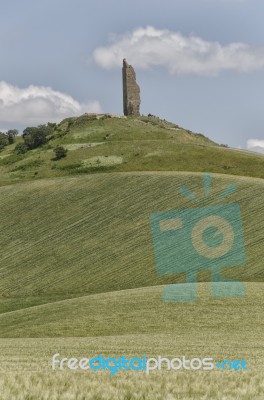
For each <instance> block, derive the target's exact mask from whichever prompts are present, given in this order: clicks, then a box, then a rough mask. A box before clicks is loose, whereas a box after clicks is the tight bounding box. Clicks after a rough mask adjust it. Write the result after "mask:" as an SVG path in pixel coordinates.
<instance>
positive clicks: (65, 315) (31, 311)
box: [0, 282, 264, 344]
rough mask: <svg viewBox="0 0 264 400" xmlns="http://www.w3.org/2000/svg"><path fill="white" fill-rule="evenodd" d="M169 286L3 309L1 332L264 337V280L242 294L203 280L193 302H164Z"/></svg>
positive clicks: (248, 286) (9, 334)
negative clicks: (215, 292) (230, 295)
mask: <svg viewBox="0 0 264 400" xmlns="http://www.w3.org/2000/svg"><path fill="white" fill-rule="evenodd" d="M163 288H164V286H162V287H161V286H155V287H148V288H140V289H131V290H120V291H117V292H110V293H100V294H96V295H90V296H84V297H79V298H75V299H69V300H64V301H57V302H54V303H48V304H45V305H40V306H34V307H28V308H26V309H22V310H17V311H11V312H7V313H4V314H1V315H0V325H1V327H2V328H1V337H7V338H8V337H92V336H118V335H136V334H140V335H142V334H150V335H157V334H173V333H174V334H175V335H177V336H181V335H184V334H186V333H187V332H188V336H189V337H190V336H192V337H194V336H195V335H196V336H197V337H199V336H200V339H202V338H203V340H204V341H207V340H208V341H210V342H211V341H212V340H215V341H219V340H221V338H222V337H224V335H225V332H228V334H229V335H230V336H231V337H237V338H239V339H240V340H241V339H242V337H244V338H245V337H246V336H247V339H248V342H251V341H252V342H253V341H254V340H255V344H257V343H260V342H261V343H263V329H264V322H263V320H262V321H258V324H256V323H255V322H256V320H258V318H259V316H260V315H263V307H264V299H263V283H262V282H261V283H247V284H246V291H247V294H246V296H245V297H243V298H242V299H226V298H224V299H214V298H212V297H211V287H210V283H198V291H197V292H198V297H197V302H193V303H173V302H172V303H164V302H163V301H162V289H163ZM227 316H228V318H227ZM252 326H255V327H254V330H252ZM197 328H199V329H197ZM197 337H196V339H197Z"/></svg>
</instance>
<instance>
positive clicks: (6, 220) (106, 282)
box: [0, 116, 264, 400]
mask: <svg viewBox="0 0 264 400" xmlns="http://www.w3.org/2000/svg"><path fill="white" fill-rule="evenodd" d="M17 141H21V138H18V139H17ZM57 144H62V145H64V146H65V147H66V148H68V154H67V157H66V158H65V159H62V160H60V161H54V160H52V157H53V151H52V149H53V148H54V147H55V146H56V145H57ZM12 146H13V147H14V145H12ZM12 146H8V147H7V148H6V149H5V150H4V151H2V153H1V161H0V172H1V178H0V185H1V187H0V204H1V207H0V221H1V222H0V223H1V230H0V236H1V244H2V246H1V248H0V254H1V267H0V346H1V353H0V369H1V372H2V373H1V377H0V399H1V400H13V399H14V400H20V399H21V400H26V399H27V400H29V399H30V400H33V399H34V400H44V399H47V400H55V399H56V400H57V399H58V400H59V399H65V400H69V399H73V400H74V399H77V400H86V399H91V400H99V399H102V400H110V399H118V400H123V399H124V400H141V399H145V400H152V399H157V400H174V399H177V400H178V399H181V400H187V399H188V400H193V399H198V400H213V399H217V400H235V399H242V400H251V399H254V400H255V399H256V400H261V399H263V398H264V394H263V393H264V386H263V381H264V380H263V378H264V375H263V367H264V350H263V349H264V337H263V331H264V323H263V321H264V312H263V309H264V297H263V285H264V283H263V282H264V268H263V253H264V237H263V232H264V201H263V200H264V184H263V179H261V178H263V177H264V168H263V166H264V157H263V156H262V155H256V154H253V153H247V152H242V151H238V150H232V149H228V148H225V147H221V146H219V145H217V144H215V143H213V142H211V141H210V140H209V139H207V138H205V137H203V136H202V135H200V134H199V135H195V134H193V133H191V132H190V131H186V130H184V129H182V128H180V127H178V126H177V125H174V124H170V123H168V122H166V121H161V120H158V119H153V118H146V117H141V118H138V119H135V120H134V119H122V118H107V117H104V118H103V119H100V120H93V119H91V118H90V117H89V118H88V117H87V116H83V117H81V118H75V119H69V120H66V121H63V122H62V123H61V124H59V125H58V129H57V131H56V134H55V136H54V138H53V139H52V140H51V141H50V143H49V145H46V146H44V147H43V148H40V149H37V150H32V151H29V152H28V153H26V155H25V156H23V157H22V158H21V159H17V158H15V157H14V155H13V154H12V149H13V147H12ZM192 171H195V172H192ZM202 172H211V173H213V174H212V187H211V193H210V196H209V198H208V200H205V194H204V190H203V174H202ZM232 183H235V184H236V187H237V190H236V192H234V193H233V194H232V195H231V196H229V197H227V198H225V199H222V200H219V199H218V200H217V196H219V195H220V194H221V193H222V192H223V191H224V190H225V189H226V187H227V186H228V185H229V184H232ZM182 186H187V187H188V188H189V189H190V190H191V191H192V192H193V193H194V194H195V195H196V196H197V197H198V198H199V199H201V200H202V206H207V205H209V206H210V205H218V204H226V205H228V204H230V203H237V204H239V205H240V209H241V217H242V224H243V231H244V242H245V252H246V258H247V262H246V264H245V265H240V266H233V265H231V266H230V267H226V268H224V269H223V276H224V278H226V279H236V280H239V281H241V282H244V283H245V287H246V296H245V297H243V298H240V299H238V298H237V299H214V298H212V296H211V287H210V286H211V285H210V281H211V279H212V276H211V273H210V271H208V270H204V271H200V272H199V273H198V281H199V283H198V299H197V301H196V302H193V303H177V302H174V303H164V302H163V301H162V289H163V288H164V286H165V285H167V284H173V283H184V282H185V281H186V276H185V274H184V273H181V274H176V273H175V274H169V275H159V274H158V273H157V270H156V265H155V258H154V252H153V242H152V236H151V227H150V215H151V214H152V213H153V212H163V211H170V210H180V209H182V210H183V209H188V208H191V207H192V208H194V207H198V206H197V205H196V204H195V203H193V202H192V201H191V200H189V199H187V198H186V197H183V196H182V195H181V193H180V188H181V187H182ZM57 352H59V353H60V354H61V355H62V356H64V357H80V358H81V357H85V356H89V357H91V356H93V355H100V354H102V355H104V356H107V357H111V356H113V357H118V356H121V355H126V356H127V357H133V356H139V357H141V356H143V355H146V356H148V357H157V356H159V355H161V356H164V357H166V356H167V357H169V358H173V357H177V356H179V357H182V356H186V357H190V358H191V357H201V358H203V357H212V358H214V359H215V360H217V361H221V360H224V359H228V358H230V359H233V360H234V359H245V360H246V361H247V362H248V366H249V371H218V370H214V371H180V372H179V371H165V370H163V371H160V372H158V371H155V372H153V373H151V374H150V375H149V376H147V375H146V374H145V373H142V372H127V373H126V372H123V371H122V372H121V371H120V372H118V373H117V374H116V375H114V376H110V375H109V373H108V372H104V373H103V372H97V373H91V372H89V373H86V372H84V371H82V372H79V371H78V372H74V371H66V370H65V371H52V369H51V357H52V355H53V354H54V353H57Z"/></svg>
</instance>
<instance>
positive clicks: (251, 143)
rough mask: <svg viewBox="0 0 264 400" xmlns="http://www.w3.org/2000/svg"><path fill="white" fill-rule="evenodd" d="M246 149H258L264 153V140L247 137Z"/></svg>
mask: <svg viewBox="0 0 264 400" xmlns="http://www.w3.org/2000/svg"><path fill="white" fill-rule="evenodd" d="M247 149H248V150H251V151H258V152H259V153H264V140H261V139H249V140H248V141H247Z"/></svg>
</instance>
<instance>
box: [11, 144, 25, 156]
mask: <svg viewBox="0 0 264 400" xmlns="http://www.w3.org/2000/svg"><path fill="white" fill-rule="evenodd" d="M27 151H28V147H27V145H26V144H25V143H18V144H17V145H16V147H15V148H14V153H16V154H25V153H26V152H27Z"/></svg>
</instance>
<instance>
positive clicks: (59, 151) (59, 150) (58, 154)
mask: <svg viewBox="0 0 264 400" xmlns="http://www.w3.org/2000/svg"><path fill="white" fill-rule="evenodd" d="M53 151H54V153H55V157H54V160H60V159H61V158H64V157H66V155H67V152H68V150H67V149H65V148H64V147H63V146H57V147H56V148H55V149H54V150H53Z"/></svg>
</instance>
